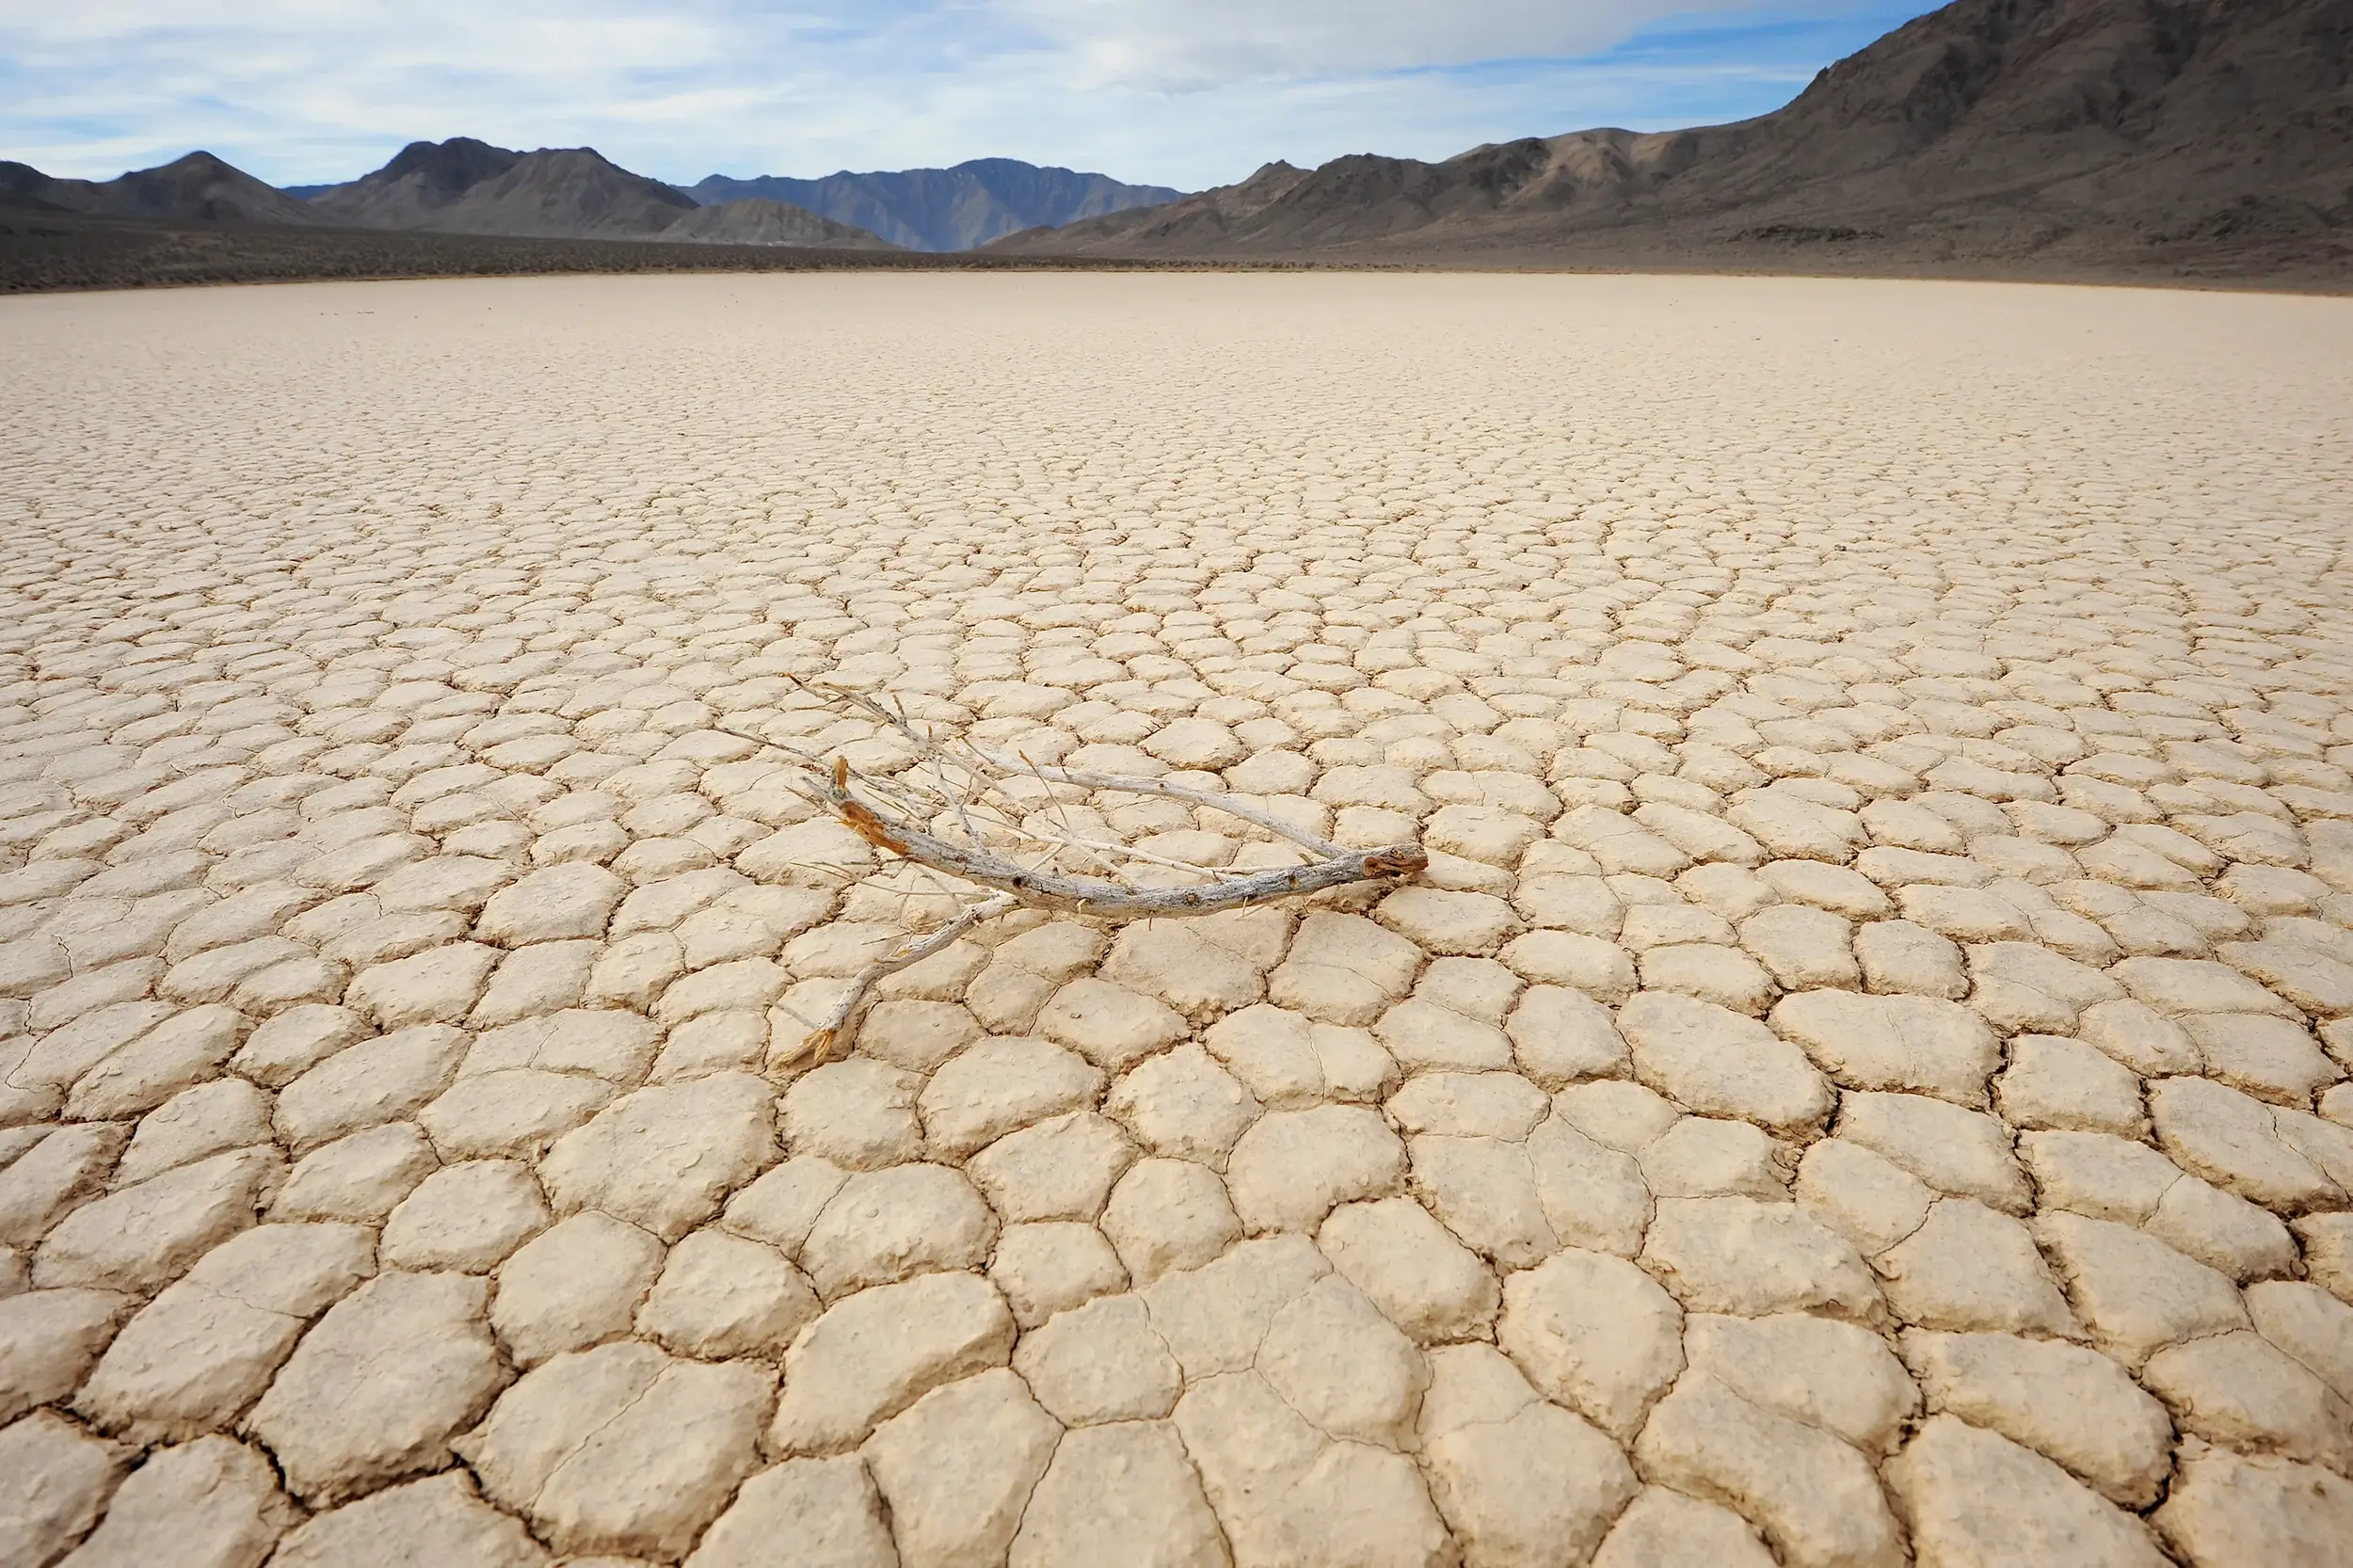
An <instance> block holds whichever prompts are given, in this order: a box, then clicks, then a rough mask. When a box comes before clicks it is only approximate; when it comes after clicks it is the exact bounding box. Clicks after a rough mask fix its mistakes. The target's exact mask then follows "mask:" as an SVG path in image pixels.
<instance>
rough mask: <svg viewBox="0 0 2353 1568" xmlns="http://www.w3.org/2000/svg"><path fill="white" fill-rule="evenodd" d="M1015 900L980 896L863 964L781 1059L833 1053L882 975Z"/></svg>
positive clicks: (916, 961) (920, 958) (922, 956)
mask: <svg viewBox="0 0 2353 1568" xmlns="http://www.w3.org/2000/svg"><path fill="white" fill-rule="evenodd" d="M1018 903H1020V900H1018V899H1016V898H1015V897H1014V896H1013V895H1012V894H1011V893H999V894H998V895H996V896H995V897H994V898H987V899H983V900H982V901H981V902H980V903H978V904H968V905H966V906H965V909H964V912H963V913H961V914H959V915H958V916H957V917H956V918H955V919H954V920H950V921H949V922H948V923H947V924H946V925H943V926H941V927H940V928H939V929H938V930H937V931H934V932H929V933H926V934H925V935H923V936H910V937H908V938H907V939H906V940H905V941H904V942H901V943H900V944H899V945H898V946H897V947H895V948H892V949H891V950H890V951H889V952H887V953H885V954H883V956H882V957H880V958H877V959H876V960H874V962H872V964H869V965H867V966H866V968H862V969H860V970H859V971H858V972H857V975H856V978H855V979H853V980H852V981H851V982H850V988H849V989H848V990H847V991H844V992H842V993H841V1000H840V1001H837V1002H835V1003H834V1004H833V1011H832V1012H830V1013H828V1014H826V1015H825V1021H824V1023H822V1024H819V1025H818V1026H817V1027H816V1028H815V1029H813V1030H811V1031H809V1032H808V1034H806V1035H804V1036H803V1037H802V1039H801V1044H800V1048H799V1049H797V1050H794V1051H792V1053H791V1054H790V1055H788V1056H786V1057H785V1058H784V1059H783V1060H784V1061H785V1062H787V1063H791V1062H796V1061H798V1060H799V1059H800V1058H801V1057H802V1056H804V1055H807V1054H808V1053H810V1052H812V1051H813V1052H815V1053H816V1057H817V1060H818V1061H820V1062H823V1061H824V1060H825V1058H826V1057H828V1056H831V1055H832V1054H833V1048H834V1047H835V1046H836V1045H837V1044H839V1043H840V1042H841V1041H842V1040H844V1039H846V1038H847V1035H846V1033H845V1032H846V1031H847V1030H848V1029H849V1027H850V1020H851V1019H852V1018H854V1017H856V1016H857V1013H858V1010H859V1008H861V1007H862V1006H864V1005H865V1002H866V998H867V996H868V994H869V993H871V992H872V990H873V988H874V986H875V984H877V983H878V982H880V981H881V980H882V979H883V977H884V976H886V975H893V974H897V973H898V972H899V971H900V970H901V969H904V968H908V967H910V966H912V965H916V964H920V963H921V962H922V961H923V960H924V959H926V958H929V957H930V956H931V955H932V954H933V953H935V952H939V951H940V950H941V949H943V948H945V947H947V946H948V945H949V944H950V943H952V942H953V941H954V940H955V939H956V938H957V937H959V936H963V935H964V934H965V933H966V932H968V931H969V930H971V929H972V928H973V927H974V926H976V925H978V924H980V923H981V922H982V921H983V920H987V919H988V918H990V917H991V916H993V915H1001V914H1003V913H1004V912H1005V911H1006V910H1008V909H1011V908H1013V907H1014V906H1015V905H1016V904H1018Z"/></svg>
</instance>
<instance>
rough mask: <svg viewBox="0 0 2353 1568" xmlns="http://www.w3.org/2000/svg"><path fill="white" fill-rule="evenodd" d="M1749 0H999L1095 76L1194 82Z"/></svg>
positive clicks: (1631, 23)
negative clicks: (1064, 48)
mask: <svg viewBox="0 0 2353 1568" xmlns="http://www.w3.org/2000/svg"><path fill="white" fill-rule="evenodd" d="M1752 3H1753V0H1004V4H1005V5H1006V7H1007V8H1008V9H1009V10H1010V11H1011V12H1013V13H1014V14H1016V15H1020V16H1022V17H1024V18H1026V19H1027V20H1029V21H1030V22H1031V24H1032V25H1034V26H1036V27H1037V28H1038V29H1039V30H1040V31H1041V32H1043V33H1045V34H1046V35H1047V36H1048V37H1050V38H1052V39H1054V40H1057V41H1058V42H1060V43H1061V44H1062V45H1064V47H1066V48H1067V49H1068V50H1070V52H1071V53H1072V55H1073V56H1075V57H1076V59H1077V60H1078V61H1079V62H1080V65H1081V67H1082V70H1083V72H1084V74H1085V76H1086V77H1087V78H1088V79H1090V80H1093V81H1096V82H1117V83H1125V84H1130V85H1135V86H1140V87H1146V88H1177V89H1184V88H1204V87H1209V86H1216V85H1222V84H1225V83H1229V82H1236V81H1243V80H1249V79H1252V78H1294V79H1295V78H1302V77H1316V76H1330V75H1342V74H1348V73H1352V72H1384V71H1399V70H1408V69H1417V68H1429V67H1444V66H1457V65H1469V64H1474V63H1477V62H1481V61H1487V60H1529V59H1566V58H1570V57H1573V56H1580V55H1589V54H1592V53H1593V52H1594V51H1596V50H1600V49H1605V48H1608V47H1609V45H1611V44H1614V43H1618V42H1621V41H1623V40H1625V39H1626V38H1628V37H1630V36H1631V35H1632V34H1633V33H1634V32H1635V31H1636V30H1637V29H1639V28H1640V27H1641V26H1642V25H1643V24H1645V23H1652V22H1657V21H1659V20H1661V19H1663V18H1666V17H1670V16H1676V15H1689V14H1692V13H1695V12H1701V11H1707V10H1733V9H1739V8H1744V7H1746V6H1749V5H1751V4H1752Z"/></svg>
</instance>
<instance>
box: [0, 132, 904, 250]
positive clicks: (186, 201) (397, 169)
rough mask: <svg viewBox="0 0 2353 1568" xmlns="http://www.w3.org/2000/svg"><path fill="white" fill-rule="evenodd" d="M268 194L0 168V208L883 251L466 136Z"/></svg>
mask: <svg viewBox="0 0 2353 1568" xmlns="http://www.w3.org/2000/svg"><path fill="white" fill-rule="evenodd" d="M297 189H299V190H305V191H308V192H309V195H308V196H307V197H300V196H297V195H296V194H295V193H294V192H291V191H281V190H276V189H273V188H272V187H270V186H268V185H265V184H263V183H262V182H261V181H259V180H256V179H254V178H253V177H252V176H251V175H249V174H247V173H245V172H243V171H242V170H239V169H236V168H232V167H230V166H229V165H228V164H225V163H223V162H222V161H221V160H220V159H218V158H216V157H214V156H213V155H212V154H211V153H209V152H191V153H189V154H188V155H187V156H186V157H184V158H182V159H180V160H179V161H178V162H176V163H171V164H167V165H165V166H164V167H163V168H151V169H140V170H136V171H135V172H133V173H129V174H125V175H122V176H121V177H120V178H119V179H114V180H108V181H105V182H104V183H94V182H91V181H88V180H57V179H52V178H51V177H50V176H48V175H46V174H43V173H41V172H40V170H39V169H37V168H31V167H29V166H27V165H24V164H13V163H0V207H13V208H17V209H20V210H28V211H32V212H53V213H74V214H81V215H85V216H92V217H111V218H134V219H137V218H146V219H156V220H167V221H173V222H180V223H200V224H221V225H235V226H240V227H248V228H312V229H399V230H416V231H424V232H433V233H445V234H503V235H521V236H536V237H542V238H551V239H636V240H649V239H660V240H672V241H686V242H693V243H705V244H716V245H789V246H798V247H805V248H819V249H843V250H876V249H879V250H895V249H898V248H899V247H897V246H894V245H892V244H891V243H890V242H889V241H888V240H885V239H881V238H878V237H877V236H875V235H873V234H872V233H869V232H867V231H865V230H863V229H856V228H853V227H851V226H850V225H848V224H843V223H836V222H834V221H832V220H831V219H829V218H824V217H820V216H817V215H816V214H814V213H809V212H805V211H802V210H801V209H799V208H797V207H786V206H783V205H781V204H780V203H777V202H774V201H742V202H731V203H728V205H727V206H724V207H718V208H706V207H702V206H699V205H697V204H696V201H695V199H694V198H693V197H691V196H688V195H686V194H685V193H683V192H681V191H679V190H676V189H674V188H672V187H671V186H669V185H665V184H662V183H661V182H660V181H658V180H648V179H647V178H646V177H645V176H643V175H640V174H632V173H631V172H630V171H629V170H627V169H625V168H619V167H617V166H616V165H615V164H613V163H612V162H611V161H609V160H608V159H606V158H604V157H603V156H602V155H601V154H600V153H598V152H595V151H594V150H593V149H590V148H585V147H574V148H556V149H543V150H542V151H540V152H514V151H511V150H510V149H507V148H504V147H492V146H490V145H488V143H486V142H479V141H475V140H473V139H472V138H471V137H468V136H454V137H452V138H451V139H449V140H448V141H444V142H429V141H420V142H412V143H410V144H409V145H408V146H407V147H405V148H403V149H401V151H400V152H398V153H397V154H396V155H395V156H394V157H393V158H392V162H390V163H388V164H386V165H385V166H384V167H383V168H379V169H377V170H376V171H375V172H374V173H372V174H368V175H363V176H362V177H360V179H357V180H353V181H350V182H348V183H347V184H340V185H321V186H302V187H297Z"/></svg>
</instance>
